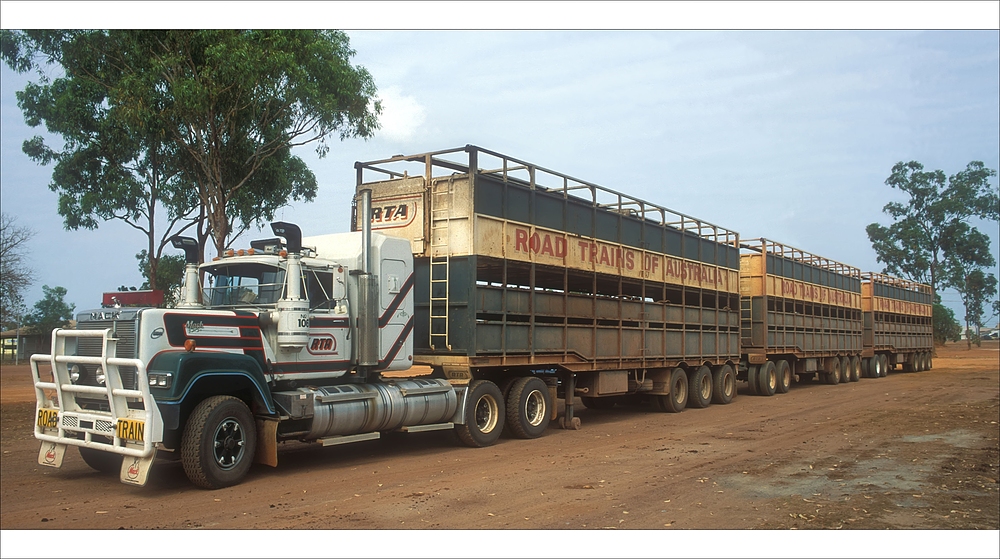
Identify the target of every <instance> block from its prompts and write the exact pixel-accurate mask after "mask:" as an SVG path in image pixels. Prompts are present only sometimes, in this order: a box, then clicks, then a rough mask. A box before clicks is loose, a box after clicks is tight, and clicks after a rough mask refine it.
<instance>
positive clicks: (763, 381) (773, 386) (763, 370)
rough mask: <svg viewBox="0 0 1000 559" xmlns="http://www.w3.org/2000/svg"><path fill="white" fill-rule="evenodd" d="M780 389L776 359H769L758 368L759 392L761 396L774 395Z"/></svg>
mask: <svg viewBox="0 0 1000 559" xmlns="http://www.w3.org/2000/svg"><path fill="white" fill-rule="evenodd" d="M777 389H778V380H777V375H775V369H774V361H767V362H766V363H764V364H763V365H761V366H760V369H758V370H757V393H758V394H760V395H761V396H774V393H775V392H776V391H777Z"/></svg>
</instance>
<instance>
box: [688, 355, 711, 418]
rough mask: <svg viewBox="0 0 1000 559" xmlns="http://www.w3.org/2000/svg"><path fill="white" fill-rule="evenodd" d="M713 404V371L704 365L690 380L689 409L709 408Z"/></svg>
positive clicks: (692, 374)
mask: <svg viewBox="0 0 1000 559" xmlns="http://www.w3.org/2000/svg"><path fill="white" fill-rule="evenodd" d="M711 403H712V370H711V369H709V368H708V367H706V366H704V365H702V366H701V367H698V369H697V370H695V371H694V372H693V373H691V376H690V377H689V378H688V401H687V405H688V407H692V408H707V407H708V406H709V404H711Z"/></svg>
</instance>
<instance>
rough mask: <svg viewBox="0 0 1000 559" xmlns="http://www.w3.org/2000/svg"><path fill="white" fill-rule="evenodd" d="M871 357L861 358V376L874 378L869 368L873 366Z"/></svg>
mask: <svg viewBox="0 0 1000 559" xmlns="http://www.w3.org/2000/svg"><path fill="white" fill-rule="evenodd" d="M870 365H871V359H869V358H867V357H865V358H863V359H862V360H861V377H862V378H872V377H871V373H870V372H869V369H870V368H871V366H870Z"/></svg>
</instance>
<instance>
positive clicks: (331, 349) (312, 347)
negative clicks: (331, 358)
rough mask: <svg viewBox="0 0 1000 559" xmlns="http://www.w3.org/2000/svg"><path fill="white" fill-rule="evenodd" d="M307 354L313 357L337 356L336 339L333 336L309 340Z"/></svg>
mask: <svg viewBox="0 0 1000 559" xmlns="http://www.w3.org/2000/svg"><path fill="white" fill-rule="evenodd" d="M309 353H311V354H313V355H337V338H334V337H333V336H316V337H313V338H310V339H309Z"/></svg>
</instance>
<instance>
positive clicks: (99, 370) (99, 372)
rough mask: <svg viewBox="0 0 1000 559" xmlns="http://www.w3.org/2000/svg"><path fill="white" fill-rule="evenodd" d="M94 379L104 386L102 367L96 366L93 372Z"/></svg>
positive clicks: (104, 378)
mask: <svg viewBox="0 0 1000 559" xmlns="http://www.w3.org/2000/svg"><path fill="white" fill-rule="evenodd" d="M94 380H96V381H97V384H100V385H101V386H104V382H105V381H106V380H107V378H106V377H105V376H104V367H100V366H98V367H97V371H95V372H94Z"/></svg>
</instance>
